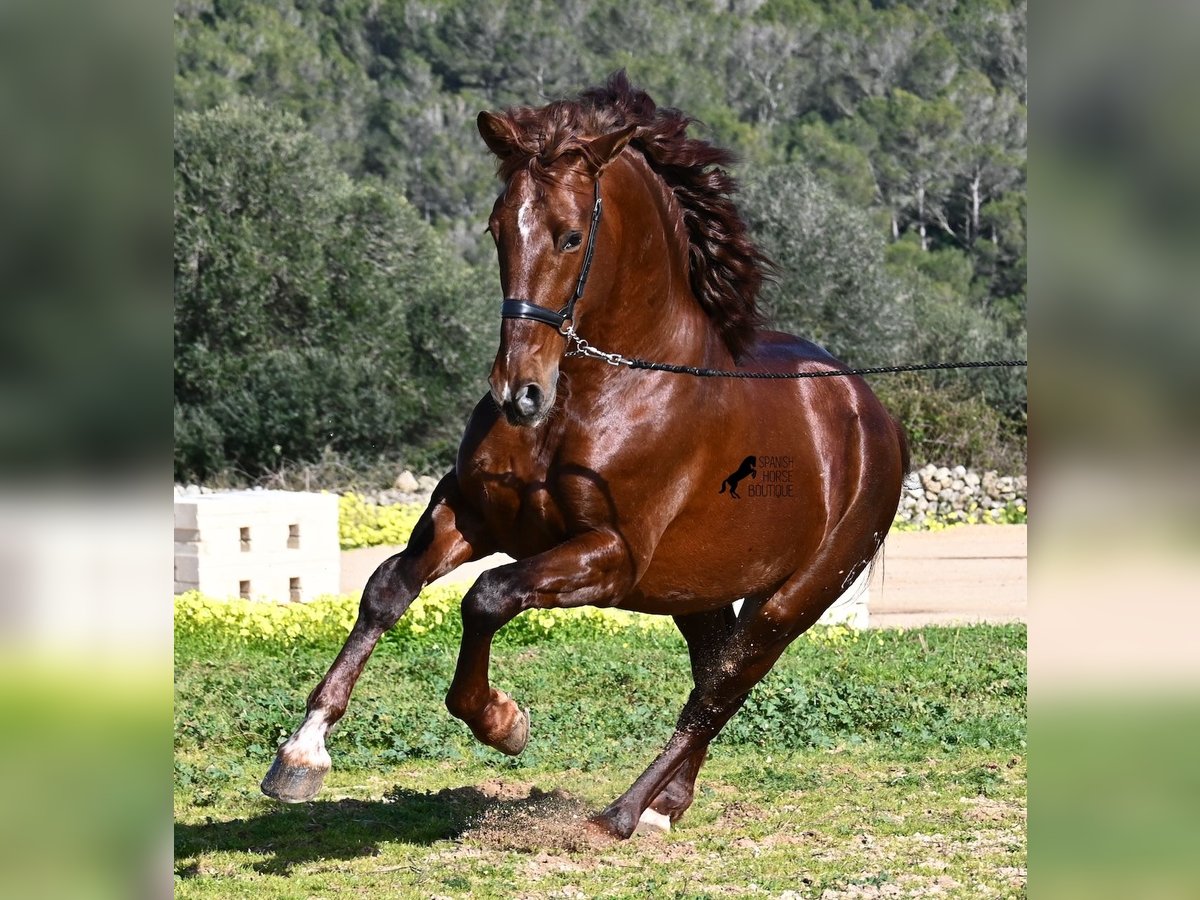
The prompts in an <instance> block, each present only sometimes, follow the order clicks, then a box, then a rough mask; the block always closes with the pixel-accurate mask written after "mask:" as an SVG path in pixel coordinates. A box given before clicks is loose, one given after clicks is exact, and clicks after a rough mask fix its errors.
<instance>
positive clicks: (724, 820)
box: [717, 800, 766, 828]
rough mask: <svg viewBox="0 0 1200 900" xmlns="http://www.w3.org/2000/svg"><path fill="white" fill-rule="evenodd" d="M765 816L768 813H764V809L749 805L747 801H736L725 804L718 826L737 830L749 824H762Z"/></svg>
mask: <svg viewBox="0 0 1200 900" xmlns="http://www.w3.org/2000/svg"><path fill="white" fill-rule="evenodd" d="M765 816H766V813H764V812H763V810H762V807H760V806H755V805H754V804H753V803H747V802H746V801H745V800H735V801H733V802H732V803H727V804H725V808H724V809H722V810H721V816H720V818H718V819H717V824H718V825H721V826H723V827H728V828H737V827H739V826H742V825H745V824H746V823H747V822H761V821H762V820H763V818H765Z"/></svg>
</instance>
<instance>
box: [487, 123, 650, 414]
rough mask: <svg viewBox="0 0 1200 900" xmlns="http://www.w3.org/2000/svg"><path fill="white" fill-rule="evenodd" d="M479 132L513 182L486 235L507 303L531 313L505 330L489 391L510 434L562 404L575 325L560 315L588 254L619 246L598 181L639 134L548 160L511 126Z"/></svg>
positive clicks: (568, 149)
mask: <svg viewBox="0 0 1200 900" xmlns="http://www.w3.org/2000/svg"><path fill="white" fill-rule="evenodd" d="M478 125H479V133H480V134H481V135H482V137H483V140H484V142H485V143H486V144H487V146H488V148H489V149H490V150H491V151H492V152H493V153H494V154H495V155H496V156H497V158H498V159H499V160H500V170H501V174H502V176H506V178H505V188H504V192H503V193H502V194H501V195H500V197H499V198H498V199H497V200H496V203H495V205H494V206H493V207H492V213H491V216H490V217H489V219H488V228H487V230H488V232H489V233H490V234H491V236H492V239H493V240H494V241H495V243H496V249H497V253H498V255H499V261H500V283H501V287H502V288H503V291H504V296H505V298H513V299H509V300H507V301H506V307H507V306H510V305H512V304H519V305H520V306H521V308H522V309H523V310H524V311H525V312H524V314H523V315H521V316H518V317H510V316H508V314H507V313H506V316H505V318H504V319H503V320H502V326H501V331H500V347H499V349H498V350H497V352H496V360H495V363H494V364H493V365H492V371H491V375H490V377H489V379H488V381H489V384H490V386H491V393H492V398H493V399H494V400H495V402H496V404H497V405H498V406H499V407H500V409H502V410H503V411H504V414H505V417H506V418H507V419H508V421H509V423H510V424H513V425H524V426H528V425H537V424H539V423H540V422H542V421H543V420H544V419H545V418H546V416H547V415H548V414H549V412H550V409H551V408H552V407H553V405H554V400H555V397H556V394H557V389H558V376H559V363H560V361H561V359H562V355H563V352H564V351H565V349H566V344H567V336H566V334H567V329H568V327H569V326H570V324H571V320H570V318H566V319H565V321H564V318H563V315H562V313H563V311H568V312H569V311H570V310H569V308H572V309H573V306H574V304H573V302H572V298H576V297H577V295H578V293H579V291H580V290H581V288H582V287H583V285H584V284H585V283H586V282H587V266H588V263H589V262H590V260H589V259H588V250H589V249H590V250H592V251H594V252H596V253H603V252H604V250H603V249H602V248H603V247H605V245H606V243H607V244H609V245H611V243H612V239H611V237H610V238H609V239H608V240H607V241H606V237H605V233H606V231H609V232H611V231H612V227H611V225H609V219H610V218H611V217H606V219H605V220H603V222H602V220H601V219H600V218H599V215H598V211H597V204H598V202H599V198H600V187H599V179H600V176H601V173H602V172H603V171H604V170H605V168H606V167H607V166H608V165H609V164H610V163H611V162H613V161H614V160H615V159H616V158H617V157H618V156H619V155H620V153H621V151H622V150H624V149H625V147H626V145H627V144H628V143H629V140H630V138H631V137H632V136H633V133H634V131H636V126H628V127H625V128H621V129H618V130H616V131H612V132H610V133H607V134H603V135H600V136H598V137H592V138H590V139H583V138H576V139H574V140H572V141H570V142H569V143H565V144H564V146H563V147H561V148H560V149H559V150H558V152H557V153H555V154H553V155H552V158H550V156H551V155H550V154H547V153H546V152H545V151H544V148H538V147H534V148H532V149H531V147H530V143H531V141H534V140H536V138H531V137H530V135H529V134H528V133H526V132H523V131H522V130H521V129H520V128H518V127H517V125H516V124H515V123H514V122H513V120H512V119H511V118H510V117H509V116H505V115H497V114H494V113H489V112H483V113H480V114H479V120H478ZM605 226H608V227H607V228H606V227H605ZM593 232H594V233H593ZM610 249H611V246H610ZM605 280H606V275H604V274H602V273H597V276H596V277H595V278H593V279H592V283H593V289H592V292H593V293H594V292H597V291H603V290H604V289H605V287H606V284H605V283H604V282H605ZM597 282H598V283H597Z"/></svg>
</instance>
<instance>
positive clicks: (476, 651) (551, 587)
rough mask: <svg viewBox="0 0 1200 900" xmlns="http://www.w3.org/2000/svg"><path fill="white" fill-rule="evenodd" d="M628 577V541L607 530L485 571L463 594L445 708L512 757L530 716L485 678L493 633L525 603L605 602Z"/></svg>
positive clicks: (621, 591) (619, 592)
mask: <svg viewBox="0 0 1200 900" xmlns="http://www.w3.org/2000/svg"><path fill="white" fill-rule="evenodd" d="M633 580H634V565H633V563H632V561H631V559H630V556H629V551H628V548H627V545H626V544H625V542H624V541H622V540H621V538H620V537H619V536H618V535H615V534H612V533H608V532H589V533H587V534H585V535H582V536H580V537H577V538H574V539H572V540H570V541H567V542H566V543H564V544H560V545H559V546H558V547H555V548H554V549H552V550H549V551H547V552H545V553H541V554H539V555H537V556H534V557H530V558H529V559H526V560H521V561H519V562H515V563H511V564H509V565H506V566H501V567H499V568H496V569H492V570H490V571H488V572H485V573H483V574H482V575H481V576H480V577H479V579H478V580H477V581H476V582H475V584H474V586H473V587H472V588H471V590H470V591H468V592H467V595H466V596H465V597H463V602H462V622H463V636H462V645H461V647H460V648H459V654H458V665H457V666H456V667H455V671H454V680H453V681H452V682H451V684H450V690H449V692H448V693H447V695H446V708H447V709H449V710H450V713H451V714H452V715H454V716H455V717H457V718H459V719H462V720H463V721H464V722H466V723H467V725H468V726H470V728H471V731H472V733H473V734H474V735H475V737H476V738H478V739H479V741H480V742H481V743H484V744H486V745H487V746H489V747H493V748H494V749H496V750H499V751H500V752H501V753H506V754H508V755H509V756H516V755H518V754H519V753H520V752H521V751H522V750H524V749H525V745H526V743H527V742H528V740H529V717H528V715H527V714H526V713H524V712H522V711H521V709H520V707H518V705H517V703H516V701H514V700H513V699H512V698H511V697H509V696H508V695H507V694H506V693H504V691H501V690H497V689H496V688H493V687H492V686H491V684H490V683H489V681H488V668H489V663H490V659H491V649H492V637H493V636H494V635H495V633H496V632H497V631H499V630H500V629H501V628H503V627H504V625H505V624H507V623H508V622H509V621H511V620H512V619H513V618H514V617H515V616H516V615H517V614H518V613H520V612H522V611H524V610H526V609H553V608H570V607H576V606H611V605H613V604H614V603H616V602H617V601H618V600H619V599H620V598H621V597H623V596H624V595H625V594H626V593H627V592H628V591H629V589H630V588H631V587H632V586H633Z"/></svg>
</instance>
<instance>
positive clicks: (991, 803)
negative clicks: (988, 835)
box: [960, 797, 1025, 822]
mask: <svg viewBox="0 0 1200 900" xmlns="http://www.w3.org/2000/svg"><path fill="white" fill-rule="evenodd" d="M960 800H961V802H962V803H963V804H964V805H966V806H967V807H968V808H967V809H966V810H965V811H964V812H963V816H964V817H965V818H968V819H970V820H971V821H972V822H1004V821H1007V820H1008V819H1021V820H1024V818H1025V808H1024V807H1022V806H1018V805H1016V804H1013V803H1002V802H1001V801H999V800H992V799H990V798H988V797H961V798H960Z"/></svg>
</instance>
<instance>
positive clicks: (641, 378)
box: [263, 72, 908, 838]
mask: <svg viewBox="0 0 1200 900" xmlns="http://www.w3.org/2000/svg"><path fill="white" fill-rule="evenodd" d="M690 121H691V120H689V119H688V118H687V117H685V116H684V115H682V114H681V113H680V112H679V111H678V110H674V109H658V108H656V106H655V104H654V102H653V101H652V100H651V99H650V97H649V96H647V95H646V94H645V93H644V92H642V91H639V90H636V89H634V88H632V87H631V86H630V85H629V82H628V81H627V80H626V78H625V75H624V73H623V72H621V73H617V74H616V75H614V76H612V77H611V78H610V79H609V80H608V82H607V84H605V85H603V86H601V87H597V88H592V89H590V90H587V91H585V92H584V93H583V94H581V96H580V97H579V99H578V100H574V101H559V102H555V103H551V104H549V105H548V106H545V107H542V108H538V109H532V108H515V109H510V110H508V111H506V112H504V113H501V114H493V113H487V112H484V113H481V114H480V116H479V122H478V125H479V131H480V134H481V135H482V137H483V140H484V142H485V143H486V144H487V146H488V147H489V148H490V149H491V151H492V153H494V154H495V155H496V157H497V158H498V160H499V173H500V177H501V179H502V180H503V181H504V191H503V193H502V194H501V195H500V197H499V199H498V200H497V201H496V204H495V206H494V207H493V209H492V213H491V217H490V219H489V222H488V231H489V232H490V233H491V235H492V237H493V239H494V240H495V243H496V246H497V248H498V253H499V262H500V281H501V285H502V287H503V290H504V297H505V298H506V300H505V302H504V304H503V307H502V314H503V316H504V318H503V319H502V324H501V332H500V347H499V350H498V352H497V354H496V360H495V364H494V365H493V367H492V371H491V376H490V379H489V383H490V386H491V392H490V396H486V397H484V399H483V400H482V401H480V403H479V404H478V406H476V408H475V411H474V413H473V414H472V416H471V419H470V422H469V423H468V425H467V429H466V434H465V436H464V438H463V441H462V444H461V447H460V448H459V452H458V460H457V463H456V465H455V468H454V470H453V471H452V472H450V473H449V474H448V475H446V477H445V478H443V479H442V481H441V483H440V484H439V485H438V487H437V489H436V490H435V491H434V494H433V497H432V499H431V501H430V504H429V507H428V508H427V509H426V510H425V512H424V514H423V515H422V517H421V520H420V522H419V524H418V525H417V526H416V529H415V531H414V532H413V535H412V539H411V542H410V543H409V545H408V547H407V548H405V550H404V551H403V552H401V553H400V554H398V555H396V556H393V557H392V558H391V559H388V560H387V561H386V562H384V563H383V564H382V565H380V567H379V568H378V570H376V572H375V573H374V574H373V575H372V576H371V578H370V580H369V581H368V583H367V586H366V588H365V590H364V592H363V596H362V602H361V606H360V608H359V613H358V619H357V621H356V623H355V625H354V628H353V630H352V631H351V632H350V635H349V637H348V638H347V640H346V644H345V646H344V647H343V648H342V650H341V652H340V653H339V655H338V657H337V659H336V661H335V662H334V663H333V665H332V667H331V668H330V670H329V672H328V674H327V675H326V676H325V678H324V679H323V680H322V681H321V682H320V684H318V685H317V687H316V688H315V689H314V690H313V692H312V694H311V695H310V696H309V698H308V704H307V715H306V717H305V719H304V721H303V723H302V725H301V726H300V728H299V729H298V730H297V731H296V732H295V733H294V734H293V735H292V736H291V738H289V739H288V740H287V741H286V742H285V743H284V744H283V745H282V746H281V747H280V748H279V752H278V755H277V757H276V760H275V762H274V764H273V765H272V767H271V770H270V771H269V772H268V774H267V776H266V778H265V779H264V781H263V790H264V792H266V793H267V794H268V795H270V796H272V797H275V798H277V799H280V800H285V801H291V802H300V801H304V800H308V799H311V798H312V797H313V796H314V795H315V794H316V792H317V790H318V789H319V787H320V784H321V781H322V779H323V777H324V775H325V772H327V771H328V769H329V766H330V760H329V754H328V753H327V752H326V750H325V736H326V734H327V733H328V731H329V729H330V728H331V727H332V726H333V725H334V723H336V722H337V721H338V720H339V719H340V718H341V717H342V715H343V713H344V712H345V710H346V705H347V703H348V701H349V698H350V693H351V690H352V689H353V687H354V684H355V682H356V680H357V679H358V677H359V675H360V673H361V672H362V669H363V666H364V665H365V664H366V662H367V658H368V657H369V656H370V655H371V652H372V650H373V649H374V647H375V644H376V642H377V641H378V640H379V638H380V636H381V635H382V634H383V633H384V632H385V631H387V630H388V629H389V628H391V627H392V626H393V625H394V624H395V623H396V622H397V620H398V619H399V618H400V616H401V615H403V614H404V611H405V610H406V609H407V608H408V606H409V604H410V603H411V602H412V601H413V599H414V598H415V597H416V596H417V594H418V593H419V592H420V590H421V589H422V587H424V586H425V585H426V584H428V583H429V582H431V581H432V580H434V579H435V578H438V577H440V576H442V575H445V574H446V573H448V572H450V571H451V570H452V569H454V568H455V567H456V566H459V565H461V564H462V563H465V562H467V561H469V560H473V559H477V558H480V557H483V556H487V555H489V554H491V553H494V552H497V551H501V552H504V553H506V554H508V555H510V556H512V557H513V558H514V559H515V560H516V561H515V562H512V563H509V564H507V565H503V566H500V567H499V568H495V569H492V570H490V571H487V572H485V573H484V574H482V575H481V576H479V578H478V580H476V582H475V583H474V585H473V586H472V587H471V589H470V590H469V591H468V592H467V594H466V596H465V597H464V598H463V601H462V624H463V637H462V646H461V648H460V650H459V657H458V664H457V668H456V670H455V673H454V679H453V682H452V684H451V686H450V690H449V693H448V695H447V697H446V706H447V707H448V708H449V710H450V712H451V713H452V714H453V715H455V716H457V717H458V718H460V719H462V720H463V721H464V722H466V723H467V725H469V726H470V728H471V731H472V732H474V734H475V736H476V737H477V738H478V739H479V740H480V741H482V742H483V743H484V744H487V745H488V746H490V747H493V748H495V749H497V750H499V751H501V752H503V753H507V754H512V755H515V754H519V753H520V752H521V751H522V750H523V749H524V748H525V744H526V741H527V739H528V735H529V723H528V716H527V714H526V713H525V712H523V711H522V710H521V709H520V708H519V707H518V705H517V704H516V702H514V700H512V699H511V698H510V697H509V696H508V695H507V694H505V693H504V692H503V691H501V690H499V689H497V688H495V687H492V685H491V684H490V683H489V681H488V662H489V655H490V650H491V642H492V636H493V635H494V634H495V633H496V632H497V631H498V630H499V629H500V628H502V627H503V626H504V624H505V623H506V622H508V621H510V620H511V619H512V618H513V617H514V616H516V615H518V614H519V613H521V612H522V611H523V610H527V609H548V608H556V607H558V608H570V607H578V606H585V605H590V606H597V607H617V608H620V609H626V610H635V611H638V612H643V613H652V614H656V615H669V616H672V617H673V618H674V620H675V623H676V625H678V627H679V630H680V631H681V632H682V633H683V636H684V638H685V639H686V642H687V646H688V652H689V656H690V660H691V669H692V676H693V679H694V682H695V687H694V688H693V689H692V691H691V693H690V695H689V697H688V699H687V702H686V704H685V705H684V707H683V711H682V713H681V714H680V716H679V720H678V724H677V725H676V729H675V732H674V735H673V736H672V737H671V739H670V741H669V742H668V743H667V745H666V747H665V749H664V750H663V751H662V753H660V754H659V756H658V757H657V758H656V759H655V760H654V762H653V763H652V764H651V765H650V767H649V768H648V769H646V771H645V772H644V773H643V774H642V775H641V776H640V777H639V778H638V779H637V780H636V781H635V782H634V783H633V785H632V786H631V787H630V788H629V790H627V791H626V792H625V793H624V794H622V795H621V796H620V797H618V798H617V799H616V800H615V801H613V803H612V804H611V805H609V806H608V807H607V808H606V809H605V810H603V811H602V812H600V813H599V814H597V815H596V816H595V817H594V818H593V819H592V822H593V823H594V825H596V826H599V827H601V828H602V829H603V830H605V831H607V832H608V833H610V834H613V835H616V836H618V837H622V838H625V837H628V836H629V835H630V834H632V833H633V831H634V829H635V828H636V827H637V825H638V823H639V820H642V819H647V820H649V821H651V822H652V823H653V824H656V825H657V826H658V827H669V825H668V820H669V821H670V822H674V821H676V820H677V819H678V818H679V817H680V816H681V815H683V813H684V811H685V810H686V809H687V808H688V806H689V805H690V804H691V802H692V794H693V789H694V785H695V780H696V774H697V772H698V771H699V770H700V766H701V764H702V763H703V762H704V759H705V756H706V754H707V750H708V745H709V743H710V742H711V741H712V740H713V738H715V737H716V736H717V733H718V732H719V731H720V730H721V728H722V727H723V726H724V725H725V723H726V722H728V721H729V719H730V717H731V716H733V715H734V713H735V712H737V710H738V709H739V708H740V707H741V705H742V704H743V703H744V702H745V700H746V696H747V694H748V693H749V691H750V689H751V688H752V687H753V686H754V685H755V684H756V683H757V682H758V681H759V680H760V679H761V678H762V677H763V676H764V675H765V674H766V673H767V672H768V670H770V668H771V666H772V665H773V664H774V663H775V661H776V660H777V659H778V658H779V655H780V654H781V653H782V652H783V650H784V648H786V647H787V646H788V644H789V643H790V642H791V641H792V640H794V639H795V638H796V637H797V636H798V635H799V634H801V633H802V632H804V631H805V630H806V629H808V628H809V627H810V626H811V625H812V624H813V623H814V622H816V621H817V619H818V618H819V617H820V615H821V613H822V612H823V611H824V610H825V609H827V608H828V607H829V606H830V605H831V604H832V603H833V602H834V601H835V600H836V599H837V598H838V596H839V595H841V594H842V593H843V591H844V590H845V589H846V587H847V586H848V585H850V584H851V582H853V581H854V579H855V577H856V576H857V575H858V574H859V573H861V572H862V570H863V569H864V568H865V567H866V566H867V565H868V564H869V562H870V561H871V559H872V558H873V557H874V556H875V554H876V552H877V550H878V549H879V546H880V544H881V542H882V540H883V538H884V536H885V535H886V534H887V530H888V527H889V525H890V524H891V522H892V518H893V516H894V515H895V512H896V507H897V504H898V502H899V498H900V488H901V480H902V478H903V476H904V474H905V471H906V469H907V466H908V460H907V448H906V443H905V438H904V434H903V431H902V429H901V428H900V427H899V426H898V425H897V424H896V423H895V422H894V421H893V419H892V418H891V416H890V415H889V414H888V413H887V412H886V411H885V410H884V408H883V407H882V406H881V405H880V403H879V401H878V400H877V399H876V398H875V396H874V394H873V393H872V392H871V390H870V389H869V388H868V387H867V385H866V383H865V382H863V381H862V379H860V378H858V377H835V378H813V379H802V380H741V379H731V378H699V377H693V376H691V375H687V374H676V373H670V372H657V371H635V370H632V369H629V368H624V367H615V366H611V365H606V364H605V363H604V362H603V361H600V360H597V359H595V358H589V357H587V356H585V355H581V354H580V353H579V352H578V349H579V346H580V344H579V342H578V340H575V339H574V338H573V336H575V335H586V337H587V339H588V341H591V342H594V344H595V345H597V346H602V347H604V348H605V349H606V350H608V351H611V352H615V353H620V354H623V355H625V356H634V355H637V356H640V357H647V358H650V359H654V360H661V361H665V362H669V363H675V364H679V365H686V366H697V367H714V368H718V369H730V368H734V367H741V368H742V369H744V370H746V371H751V370H754V371H763V372H776V373H784V372H786V373H794V372H803V371H814V370H830V369H842V368H844V367H843V366H841V364H840V363H839V362H838V361H837V360H836V359H834V358H833V357H831V356H830V355H829V354H828V353H826V352H825V351H824V350H822V349H821V348H820V347H817V346H816V345H814V344H812V343H810V342H808V341H805V340H802V339H800V338H797V337H793V336H791V335H787V334H781V333H778V332H773V331H765V330H761V328H760V327H759V325H760V322H759V318H758V316H757V314H756V312H755V298H756V294H757V290H758V287H759V285H760V282H761V280H762V277H763V272H764V269H765V268H766V266H767V265H768V263H767V261H766V259H765V258H764V257H763V256H762V254H761V253H760V252H759V251H758V250H757V249H756V248H755V247H754V245H753V244H752V243H751V242H750V240H749V239H748V237H747V235H746V229H745V226H744V224H743V222H742V220H741V218H740V217H739V215H738V213H737V210H736V208H735V207H734V205H733V203H732V201H731V194H732V193H733V190H734V185H733V182H732V180H731V179H730V178H729V176H728V175H727V174H726V173H725V171H724V170H723V169H722V168H721V167H722V166H724V165H727V164H728V163H729V162H730V161H731V160H732V156H731V154H729V153H728V152H727V151H724V150H721V149H718V148H716V147H713V146H711V145H709V144H708V143H706V142H704V141H701V140H697V139H694V138H691V137H688V136H687V133H686V129H687V127H688V124H689V122H690ZM601 204H602V209H603V215H601V214H600V213H601ZM593 259H594V265H591V266H590V268H591V271H590V275H589V272H588V269H589V264H590V263H591V262H592V260H593ZM585 285H586V290H583V288H584V287H585ZM576 301H578V302H577V304H576ZM564 304H565V306H564ZM572 348H574V351H575V352H571V351H572ZM750 457H756V458H757V466H756V470H757V476H756V481H755V483H754V486H753V488H750V489H749V493H748V494H747V495H746V496H744V497H743V499H741V500H740V501H738V502H730V498H729V496H728V495H725V496H722V495H721V493H720V491H719V488H720V487H721V486H722V484H723V482H724V480H725V479H726V478H727V477H728V475H729V473H730V472H733V471H735V470H736V469H737V468H738V466H739V465H740V464H741V463H742V462H743V461H744V460H746V459H747V458H750ZM748 484H749V482H748ZM767 487H770V488H771V490H769V491H768V490H766V488H767ZM747 490H748V489H747V488H746V487H743V491H747ZM739 598H744V600H745V602H744V604H743V606H742V608H741V611H740V613H739V614H736V615H735V613H734V610H733V606H732V603H733V601H735V600H737V599H739Z"/></svg>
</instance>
